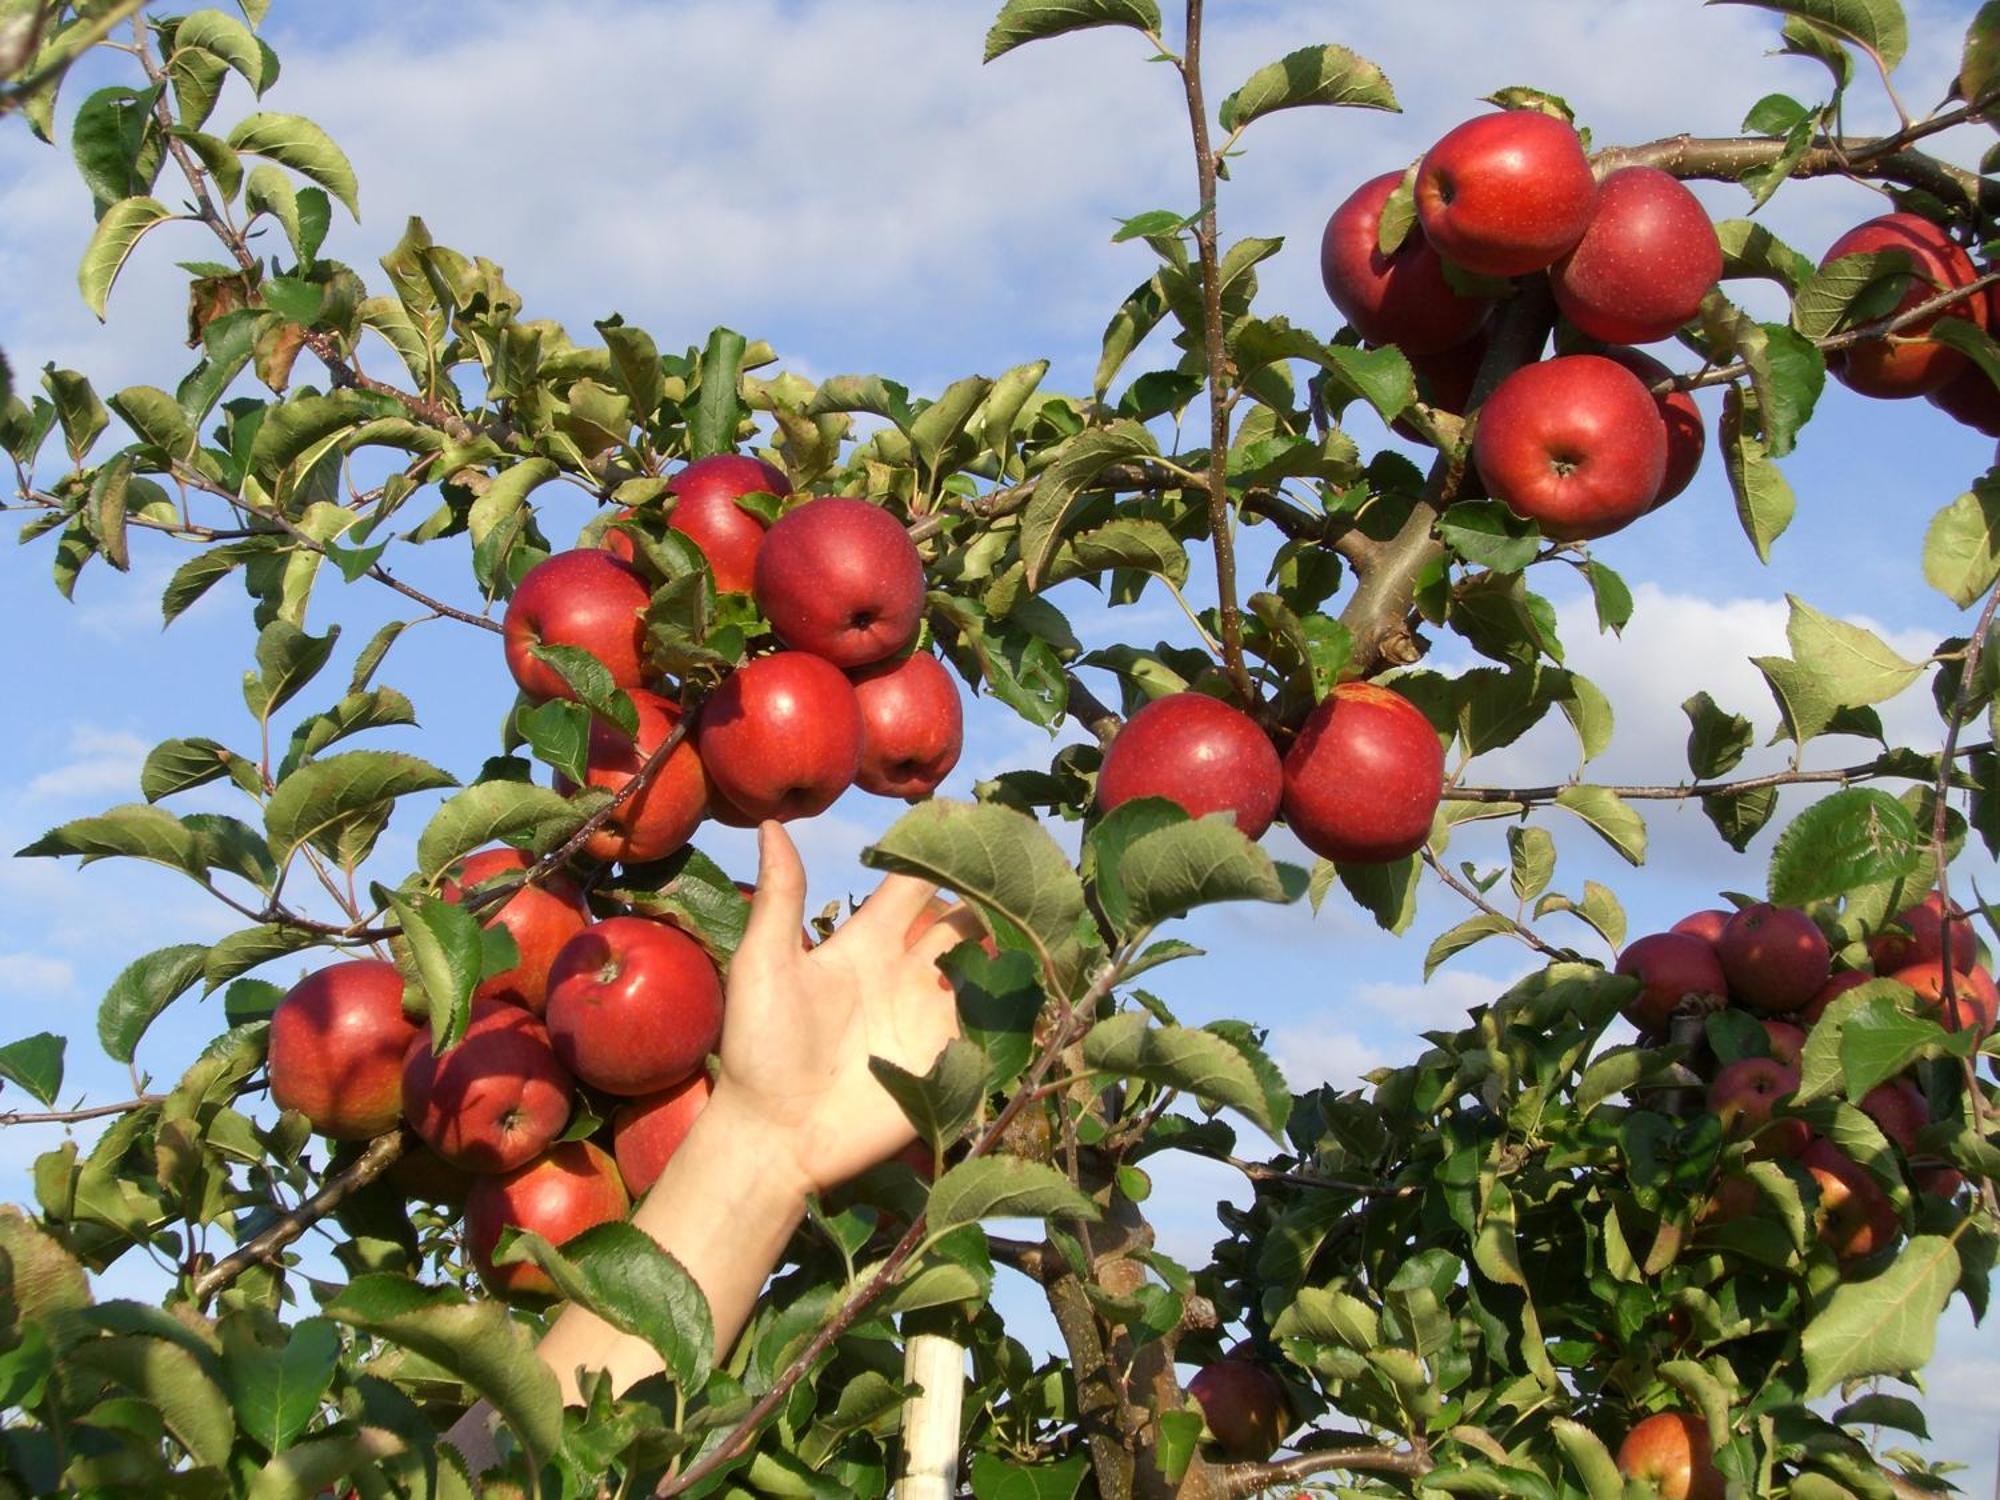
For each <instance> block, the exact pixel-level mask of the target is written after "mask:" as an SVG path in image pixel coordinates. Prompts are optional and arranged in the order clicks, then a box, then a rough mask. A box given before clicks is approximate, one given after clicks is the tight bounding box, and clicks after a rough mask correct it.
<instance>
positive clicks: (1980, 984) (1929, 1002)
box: [1889, 959, 2000, 1037]
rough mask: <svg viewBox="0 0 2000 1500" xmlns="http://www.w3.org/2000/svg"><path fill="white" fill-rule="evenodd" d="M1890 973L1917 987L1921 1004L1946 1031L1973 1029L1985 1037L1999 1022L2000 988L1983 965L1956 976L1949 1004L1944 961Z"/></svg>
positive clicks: (1899, 980)
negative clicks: (1945, 991)
mask: <svg viewBox="0 0 2000 1500" xmlns="http://www.w3.org/2000/svg"><path fill="white" fill-rule="evenodd" d="M1889 977H1890V978H1891V979H1893V980H1895V981H1896V982H1897V983H1898V984H1907V985H1908V986H1909V987H1910V988H1911V989H1913V990H1915V991H1916V992H1917V999H1918V1000H1919V1001H1920V1002H1921V1003H1922V1008H1923V1009H1925V1010H1927V1011H1929V1012H1930V1013H1931V1019H1932V1020H1934V1021H1936V1022H1937V1023H1938V1024H1939V1025H1940V1026H1942V1027H1944V1028H1945V1029H1946V1030H1947V1031H1966V1030H1971V1031H1975V1032H1977V1033H1978V1034H1979V1035H1980V1036H1982V1037H1983V1036H1985V1035H1986V1034H1987V1033H1988V1032H1990V1031H1992V1030H1993V1028H1994V1026H1995V1025H1996V1024H2000V990H1996V989H1995V988H1994V987H1993V976H1992V975H1990V974H1988V973H1987V972H1986V971H1985V970H1984V969H1980V968H1975V969H1973V971H1972V972H1971V973H1970V974H1955V975H1954V976H1953V979H1952V985H1951V1003H1950V1004H1949V1005H1947V1004H1946V1003H1945V998H1944V965H1943V964H1941V963H1939V962H1937V960H1935V959H1933V960H1931V962H1929V963H1927V964H1911V965H1910V966H1909V967H1907V968H1902V969H1898V970H1897V971H1896V972H1895V973H1893V974H1891V975H1890V976H1889Z"/></svg>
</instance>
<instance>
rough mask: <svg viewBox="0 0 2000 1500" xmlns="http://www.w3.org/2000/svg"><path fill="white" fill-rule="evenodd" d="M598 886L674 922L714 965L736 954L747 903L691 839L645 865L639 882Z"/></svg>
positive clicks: (619, 899)
mask: <svg viewBox="0 0 2000 1500" xmlns="http://www.w3.org/2000/svg"><path fill="white" fill-rule="evenodd" d="M599 889H600V890H601V891H602V892H603V894H604V895H605V896H606V897H607V898H608V899H610V900H613V901H617V902H620V903H622V904H624V905H626V906H630V907H632V908H633V909H634V910H636V911H640V912H643V913H645V914H646V915H648V916H654V917H663V918H665V919H666V920H668V921H670V922H672V923H673V924H674V925H675V926H676V927H678V928H680V929H681V930H682V931H683V932H686V933H688V934H689V935H690V936H692V937H693V938H694V939H695V940H696V941H697V942H699V943H700V944H701V945H702V946H703V947H704V948H706V949H707V950H708V952H709V956H710V957H711V958H713V959H714V960H715V961H716V963H717V964H718V965H723V964H727V963H728V962H729V960H730V959H731V958H732V957H733V956H734V955H735V953H736V949H737V946H738V944H740V943H741V942H742V941H743V929H744V925H745V924H746V923H747V922H748V921H749V917H750V903H749V902H748V901H746V900H745V899H744V898H743V893H742V892H741V891H739V890H738V889H737V888H736V883H735V882H734V881H733V880H731V879H730V878H729V876H728V875H727V874H726V873H724V871H723V870H722V868H721V866H719V865H717V864H716V863H715V861H714V860H712V859H710V858H709V857H708V856H707V855H706V854H703V853H702V852H701V851H700V850H699V849H697V848H695V847H694V846H693V845H691V844H690V845H688V846H687V847H685V848H682V849H679V850H677V851H675V853H674V854H673V855H672V856H671V857H669V858H668V859H666V860H663V861H662V862H661V863H659V864H657V865H651V866H648V867H647V870H646V875H645V880H644V882H643V884H640V883H631V882H628V883H622V884H621V883H618V882H614V881H606V882H605V883H604V884H603V885H602V886H600V887H599Z"/></svg>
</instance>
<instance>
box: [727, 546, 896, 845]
mask: <svg viewBox="0 0 2000 1500" xmlns="http://www.w3.org/2000/svg"><path fill="white" fill-rule="evenodd" d="M793 514H794V515H797V514H800V512H797V511H794V512H793ZM786 519H787V520H789V519H790V517H787V518H786ZM778 524H779V525H780V526H782V525H783V524H784V522H782V521H781V522H779V523H778ZM777 534H778V531H777V527H773V528H772V529H771V535H772V536H773V537H775V536H777ZM764 555H765V557H766V558H768V557H769V556H770V553H769V551H766V552H765V554H764ZM695 744H696V746H697V748H698V749H699V750H700V752H701V763H702V765H703V767H704V768H706V770H707V772H708V779H709V781H710V783H711V784H712V785H713V786H714V787H715V789H716V790H717V791H719V792H721V793H722V797H723V799H725V800H726V801H727V803H728V804H729V806H730V808H731V809H732V811H734V812H735V813H736V814H737V815H738V816H741V817H744V818H747V819H749V820H751V821H752V822H761V821H763V820H764V819H766V818H776V819H778V820H779V821H781V822H783V821H786V820H789V819H792V818H810V817H815V816H817V815H818V814H820V813H823V812H825V811H826V810H827V809H828V808H829V807H831V806H833V804H834V802H835V800H836V799H838V798H839V796H840V794H841V793H842V792H844V791H846V790H847V789H848V787H849V786H851V785H852V784H853V782H854V777H855V774H856V772H858V771H859V770H860V769H861V745H862V726H861V704H860V701H859V700H858V699H857V698H856V697H855V696H854V686H853V684H852V683H850V682H849V681H848V680H847V678H846V677H845V676H843V675H842V673H841V671H840V669H839V668H838V667H836V666H834V665H833V664H832V663H831V662H828V661H825V660H823V659H822V658H820V657H818V656H812V655H808V654H807V653H806V652H804V651H780V652H777V653H776V654H775V655H772V656H760V657H758V658H757V659H756V660H755V661H753V662H750V663H748V664H747V665H745V666H742V667H739V668H737V669H736V671H734V672H732V673H731V674H730V675H729V676H728V678H727V679H725V680H724V682H723V684H722V686H721V687H719V688H717V689H716V690H715V692H714V693H712V694H711V695H710V696H709V699H708V702H707V703H705V704H703V705H702V710H701V721H700V723H699V725H698V726H697V728H696V731H695Z"/></svg>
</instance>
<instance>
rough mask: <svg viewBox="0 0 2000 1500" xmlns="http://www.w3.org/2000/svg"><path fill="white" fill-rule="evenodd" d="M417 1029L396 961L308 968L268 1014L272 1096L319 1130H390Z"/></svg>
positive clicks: (350, 1135)
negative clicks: (405, 1061) (406, 1054)
mask: <svg viewBox="0 0 2000 1500" xmlns="http://www.w3.org/2000/svg"><path fill="white" fill-rule="evenodd" d="M416 1034H417V1027H416V1023H415V1022H413V1021H411V1020H410V1018H409V1017H408V1016H406V1015H404V1014H403V976H402V975H401V974H400V973H398V972H397V970H396V966H395V965H394V964H389V963H383V962H382V961H381V960H380V959H374V958H361V959H355V960H353V961H352V962H350V963H344V964H334V965H333V966H331V967H330V968H325V969H321V970H320V971H319V972H318V973H316V974H308V975H307V976H306V977H305V978H304V979H301V980H300V981H299V982H298V983H297V984H295V985H293V986H292V988H291V991H290V992H289V993H288V994H287V995H286V996H285V998H284V999H282V1000H280V1001H279V1002H278V1008H277V1009H276V1010H275V1011H273V1012H272V1014H271V1044H270V1054H269V1057H270V1060H269V1064H268V1066H269V1069H270V1077H271V1098H272V1100H273V1101H274V1102H275V1103H276V1104H277V1106H278V1107H279V1108H280V1109H295V1110H297V1111H298V1112H299V1113H300V1114H302V1115H304V1116H305V1117H306V1118H307V1119H308V1120H310V1121H312V1127H313V1129H314V1130H316V1131H318V1132H319V1133H320V1134H321V1135H326V1136H332V1137H333V1138H334V1139H335V1140H337V1141H366V1140H371V1139H373V1138H374V1137H376V1136H378V1135H380V1134H382V1132H383V1131H385V1130H392V1129H394V1128H395V1124H396V1116H397V1114H398V1113H400V1112H401V1109H402V1074H403V1053H404V1052H405V1051H406V1050H408V1048H409V1045H410V1038H412V1037H414V1036H415V1035H416Z"/></svg>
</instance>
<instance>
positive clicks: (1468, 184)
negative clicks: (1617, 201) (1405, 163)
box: [1416, 110, 1597, 276]
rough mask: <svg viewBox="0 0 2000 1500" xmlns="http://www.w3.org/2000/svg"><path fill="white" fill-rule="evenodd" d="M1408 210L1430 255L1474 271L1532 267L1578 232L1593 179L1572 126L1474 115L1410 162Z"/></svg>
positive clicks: (1586, 219)
mask: <svg viewBox="0 0 2000 1500" xmlns="http://www.w3.org/2000/svg"><path fill="white" fill-rule="evenodd" d="M1416 196H1417V217H1418V218H1419V220H1421V222H1422V224H1423V229H1424V233H1425V235H1426V236H1428V237H1429V239H1430V242H1431V244H1433V245H1435V246H1436V247H1437V249H1438V252H1439V253H1440V254H1441V255H1443V256H1444V257H1445V258H1446V259H1447V260H1450V261H1452V262H1454V263H1456V264H1458V265H1460V266H1463V267H1464V268H1465V269H1466V270H1468V271H1477V272H1478V273H1479V274H1481V275H1482V276H1524V275H1526V274H1527V273H1528V272H1530V271H1539V270H1541V269H1542V267H1544V266H1546V265H1549V264H1551V263H1553V262H1554V261H1555V259H1556V258H1557V257H1558V256H1560V255H1561V254H1563V253H1564V252H1565V251H1566V250H1568V249H1569V248H1570V247H1571V246H1573V245H1574V244H1576V242H1577V241H1578V240H1580V239H1582V238H1583V232H1584V230H1585V229H1586V228H1587V227H1588V226H1589V224H1590V215H1591V210H1592V208H1593V207H1594V206H1595V204H1596V202H1597V179H1596V178H1595V177H1594V176H1593V175H1592V174H1591V170H1590V162H1589V161H1588V160H1587V159H1586V158H1585V157H1584V154H1583V143H1582V142H1581V141H1580V140H1578V139H1577V134H1576V131H1574V130H1573V129H1571V128H1570V127H1569V126H1568V125H1566V124H1565V123H1564V122H1563V121H1561V120H1558V119H1556V118H1554V117H1553V116H1551V115H1545V114H1542V113H1540V112H1539V111H1537V110H1508V111H1506V112H1504V113H1502V114H1497V115H1480V116H1478V117H1477V118H1475V119H1471V120H1467V121H1466V122H1465V123H1464V124H1463V125H1460V126H1457V127H1456V128H1454V129H1452V130H1450V131H1448V132H1446V134H1445V135H1444V137H1443V138H1442V139H1440V140H1439V141H1438V143H1437V144H1436V145H1435V146H1432V147H1431V149H1430V150H1429V151H1428V152H1426V153H1425V155H1424V159H1423V161H1422V163H1421V164H1420V165H1419V166H1418V167H1417V184H1416Z"/></svg>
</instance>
